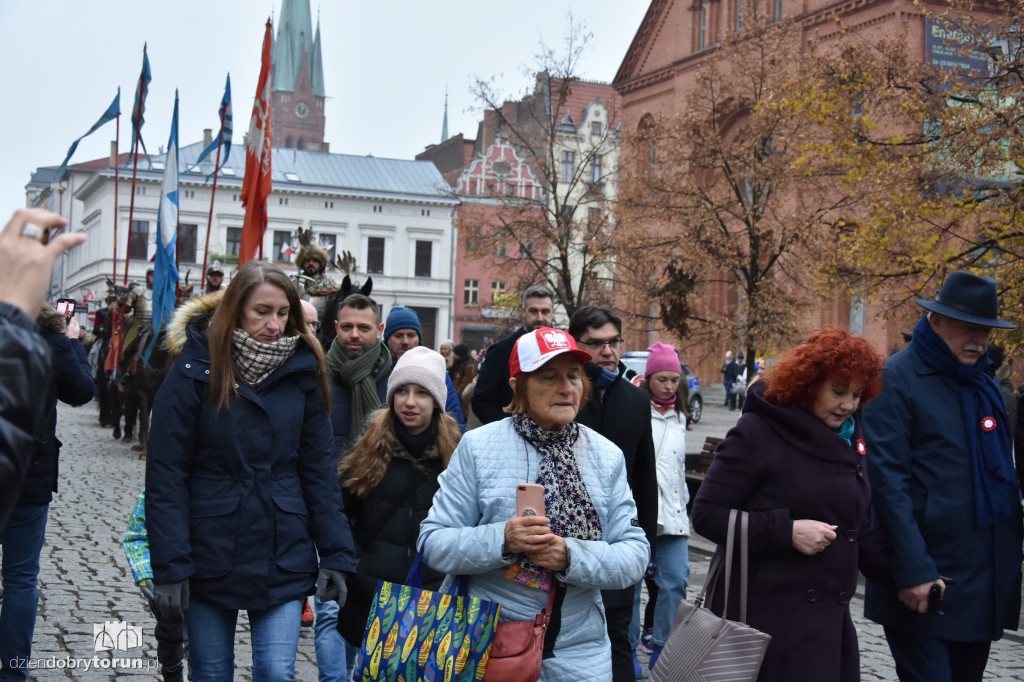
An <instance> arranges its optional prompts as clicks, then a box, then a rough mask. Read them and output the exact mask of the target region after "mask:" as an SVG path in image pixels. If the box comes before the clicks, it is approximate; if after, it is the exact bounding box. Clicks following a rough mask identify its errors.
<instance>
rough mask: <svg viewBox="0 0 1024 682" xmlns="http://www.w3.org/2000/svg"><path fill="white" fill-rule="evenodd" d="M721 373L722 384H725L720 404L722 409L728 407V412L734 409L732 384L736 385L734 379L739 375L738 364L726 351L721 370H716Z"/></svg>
mask: <svg viewBox="0 0 1024 682" xmlns="http://www.w3.org/2000/svg"><path fill="white" fill-rule="evenodd" d="M718 371H719V372H721V373H722V383H723V384H725V402H724V403H722V407H728V408H729V409H730V410H735V409H736V393H735V392H734V391H733V390H732V388H733V384H735V383H736V377H738V376H739V375H740V371H741V370H740V363H738V362H736V360H735V359H734V358H733V357H732V351H731V350H730V351H726V353H725V362H723V363H722V369H720V370H718Z"/></svg>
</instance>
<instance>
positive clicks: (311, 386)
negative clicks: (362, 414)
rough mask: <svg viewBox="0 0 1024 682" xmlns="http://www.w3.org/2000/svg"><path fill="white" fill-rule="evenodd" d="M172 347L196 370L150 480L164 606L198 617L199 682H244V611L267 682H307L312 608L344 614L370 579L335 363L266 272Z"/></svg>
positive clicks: (257, 268)
mask: <svg viewBox="0 0 1024 682" xmlns="http://www.w3.org/2000/svg"><path fill="white" fill-rule="evenodd" d="M169 335H170V339H169V346H170V347H171V349H172V351H180V355H179V357H178V358H177V359H176V360H175V362H174V365H173V367H172V368H171V370H170V373H169V374H168V376H167V379H166V380H165V381H164V384H163V386H162V387H161V389H160V391H159V392H158V393H157V396H156V400H155V401H154V406H153V430H152V436H151V438H150V446H149V457H148V462H147V467H146V512H147V525H148V529H149V537H150V547H151V552H152V564H153V572H154V578H155V592H156V596H157V604H158V606H159V607H160V608H162V609H163V608H166V609H171V610H172V611H173V610H175V609H179V608H180V609H182V610H183V611H184V614H185V623H186V627H187V629H188V632H189V641H190V654H189V658H190V660H189V665H190V669H191V671H192V678H193V679H196V680H222V679H223V680H230V679H232V675H233V672H234V659H233V656H234V640H235V620H236V618H237V614H238V610H239V609H246V610H248V612H249V621H250V623H251V625H252V640H253V641H252V651H253V675H254V678H255V679H274V680H283V679H293V677H294V670H295V654H296V649H297V646H298V639H299V619H300V614H301V611H302V602H303V600H304V599H305V597H306V596H307V595H309V594H311V593H312V592H313V591H314V586H316V587H317V593H318V594H320V596H321V598H322V599H336V600H338V601H339V602H340V603H344V601H345V596H346V587H345V579H346V574H348V573H351V572H352V571H353V570H354V568H355V553H354V549H353V545H352V537H351V533H350V531H349V527H348V523H347V521H346V520H345V516H344V514H343V513H342V501H341V489H340V487H339V485H338V478H337V475H336V474H335V473H334V461H335V452H334V437H333V433H332V430H331V423H330V420H329V418H328V416H327V406H328V405H329V395H328V384H327V374H326V368H325V363H324V357H323V352H322V350H321V349H320V345H319V343H318V342H317V341H316V339H315V338H314V337H313V336H312V335H311V334H310V333H309V331H308V328H307V327H306V324H305V322H304V321H303V318H302V310H301V308H300V305H299V299H298V295H297V292H296V290H295V287H294V286H293V285H292V283H291V281H290V280H289V279H288V278H287V276H286V275H285V274H284V272H282V271H281V270H280V269H279V268H277V267H275V266H273V265H270V264H268V263H263V262H257V261H250V262H249V263H247V264H246V265H245V266H243V267H242V268H241V269H240V270H239V271H238V273H237V274H236V275H235V277H234V279H232V281H231V284H230V285H229V286H228V288H227V289H226V290H225V291H224V293H223V294H222V295H221V294H220V293H217V294H213V295H211V296H207V297H203V298H199V299H195V300H194V301H192V302H190V303H189V304H188V305H186V306H185V307H184V308H182V309H181V310H179V311H178V313H177V314H176V315H175V318H174V322H173V323H172V325H171V329H170V332H169ZM318 551H319V554H320V561H319V564H318V562H317V552H318ZM318 574H319V577H318Z"/></svg>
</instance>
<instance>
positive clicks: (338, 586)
mask: <svg viewBox="0 0 1024 682" xmlns="http://www.w3.org/2000/svg"><path fill="white" fill-rule="evenodd" d="M345 579H346V578H345V572H344V571H337V570H335V569H333V568H321V569H320V575H319V576H318V577H317V579H316V596H318V597H320V601H336V602H338V606H339V607H341V606H344V605H345V600H346V599H347V598H348V586H347V585H345Z"/></svg>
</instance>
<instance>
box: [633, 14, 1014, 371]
mask: <svg viewBox="0 0 1024 682" xmlns="http://www.w3.org/2000/svg"><path fill="white" fill-rule="evenodd" d="M755 1H756V2H757V3H758V4H757V8H758V10H759V11H760V12H762V13H767V14H764V15H763V16H766V17H768V18H770V19H772V20H776V21H777V20H779V19H780V18H782V17H787V18H790V17H791V18H793V19H794V20H795V21H796V23H797V25H798V27H799V32H800V36H801V38H800V39H801V40H802V42H803V43H804V44H806V43H807V41H808V40H809V39H810V38H812V37H816V38H817V39H818V40H819V41H821V43H822V44H824V45H826V46H827V45H828V44H829V43H830V42H833V43H834V42H835V41H837V40H839V39H840V36H841V32H840V31H841V28H840V26H839V24H838V23H837V22H836V18H841V19H842V23H843V24H844V25H845V26H846V27H852V28H854V29H855V30H857V31H858V32H861V33H863V35H864V36H865V37H866V38H867V39H868V40H871V41H877V40H879V39H882V38H885V37H897V36H905V38H906V40H907V41H908V44H909V45H911V46H912V47H913V48H914V49H915V51H917V52H918V53H919V54H920V55H922V56H923V55H925V54H926V30H927V29H928V24H927V20H926V18H925V17H924V16H923V15H922V12H921V8H920V7H919V6H916V5H915V3H914V2H913V1H912V0H844V1H840V2H837V1H835V0H755ZM984 4H985V3H979V6H982V5H984ZM989 4H990V3H989ZM946 7H948V4H947V3H944V2H940V3H926V8H927V9H931V10H932V11H934V12H941V11H942V10H943V9H944V8H946ZM993 7H994V5H993ZM744 8H746V11H747V12H749V11H750V8H751V5H750V0H717V1H715V2H710V1H708V0H686V2H683V1H681V0H653V1H652V2H651V5H650V7H649V8H648V10H647V14H646V15H645V17H644V19H643V21H642V23H641V25H640V27H639V29H638V30H637V33H636V36H635V37H634V39H633V42H632V44H631V45H630V47H629V50H628V52H627V53H626V56H625V58H624V59H623V60H622V64H621V66H620V68H619V71H618V73H617V74H616V76H615V79H614V81H613V85H614V86H615V88H616V90H617V91H618V92H619V94H620V95H621V97H622V121H623V127H624V130H632V131H636V130H640V126H641V121H642V119H643V118H644V117H645V116H655V117H658V116H672V115H674V114H677V113H679V112H680V111H681V108H682V107H684V106H685V102H686V97H687V93H689V92H690V90H691V89H692V88H693V87H694V83H695V79H696V76H697V69H698V66H699V65H700V64H701V63H702V61H703V60H705V59H706V58H707V57H708V56H709V55H710V54H712V53H713V51H714V49H715V45H716V44H717V43H718V41H719V40H720V39H721V37H722V36H723V35H725V34H726V33H727V32H729V31H732V30H735V29H736V28H738V27H739V26H740V25H741V23H742V21H743V12H744ZM623 154H624V156H626V155H628V154H629V150H628V149H627V150H624V152H623ZM625 163H629V161H628V160H626V161H625ZM731 277H732V276H731V275H730V274H729V273H722V277H721V278H720V279H721V280H722V281H721V282H719V283H716V284H713V285H711V287H710V291H704V292H701V295H700V298H701V300H702V301H704V302H706V305H708V306H711V307H714V308H716V309H718V310H721V309H722V308H723V307H725V308H727V309H735V308H736V304H737V292H736V287H735V286H734V285H733V284H731V283H730V282H729V280H730V279H731ZM733 281H735V280H733ZM825 325H837V326H840V327H844V328H848V329H851V330H852V331H855V332H857V333H859V334H861V335H862V336H864V337H865V338H866V339H868V340H869V341H870V342H871V343H872V344H873V345H874V346H875V348H876V349H877V350H879V351H880V352H882V353H889V352H891V351H893V350H896V349H898V348H901V347H902V346H903V341H902V338H901V336H900V332H901V331H909V329H910V327H912V325H913V320H912V319H908V321H907V322H906V323H904V324H900V325H887V324H886V323H885V322H884V321H883V320H882V319H880V316H879V310H878V309H876V308H873V307H872V306H867V308H866V309H865V307H864V306H863V305H862V304H861V302H860V301H859V300H850V299H848V298H846V297H837V298H828V299H822V300H821V301H820V303H819V304H818V305H817V306H816V308H815V309H814V310H813V312H812V313H810V314H809V315H808V316H807V317H806V318H805V319H803V320H802V322H801V326H802V328H804V329H806V330H807V331H812V330H815V329H819V328H821V327H823V326H825ZM636 336H637V337H638V338H636V339H632V338H631V339H629V340H630V342H631V345H635V344H636V343H642V341H643V340H646V339H641V338H640V337H641V336H642V334H639V333H638V334H636ZM634 342H635V343H634ZM680 347H681V348H682V349H683V353H684V356H685V357H686V358H687V360H688V362H689V363H690V364H691V365H692V366H693V367H694V368H695V369H696V370H697V372H698V374H699V376H700V377H701V378H702V379H703V380H704V382H705V383H707V382H708V381H718V380H719V379H720V375H719V372H718V368H719V365H720V363H721V359H722V355H723V353H724V351H725V350H726V348H725V347H708V346H703V347H700V346H694V345H688V344H687V343H686V341H685V340H682V341H681V343H680Z"/></svg>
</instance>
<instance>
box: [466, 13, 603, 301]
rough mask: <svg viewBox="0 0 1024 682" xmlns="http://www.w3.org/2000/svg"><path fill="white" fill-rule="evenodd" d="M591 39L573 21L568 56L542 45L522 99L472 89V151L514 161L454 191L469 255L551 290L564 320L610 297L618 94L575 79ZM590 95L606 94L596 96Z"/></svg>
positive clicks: (488, 83) (489, 86)
mask: <svg viewBox="0 0 1024 682" xmlns="http://www.w3.org/2000/svg"><path fill="white" fill-rule="evenodd" d="M589 38H590V34H589V33H587V32H586V31H585V30H584V28H583V27H582V26H581V25H579V24H577V23H575V22H574V21H573V20H572V17H571V16H570V17H569V27H568V31H567V33H566V36H565V45H564V49H563V50H562V51H560V52H558V53H556V52H555V51H553V50H550V49H548V48H547V47H546V46H545V45H544V44H543V43H541V51H540V53H539V54H538V55H537V58H536V64H535V65H534V66H533V68H531V69H529V70H528V73H529V74H530V78H531V80H532V81H533V84H532V89H531V90H530V91H529V92H527V93H525V95H524V96H522V97H521V98H520V99H518V100H514V101H513V100H509V99H507V98H506V97H505V96H504V95H503V94H502V93H500V92H498V91H497V89H496V88H495V86H494V83H493V79H492V80H478V81H477V82H476V83H475V84H474V86H473V88H472V91H473V94H474V96H475V97H476V99H477V100H478V102H479V103H480V105H481V107H482V109H483V110H484V121H483V123H482V125H481V135H480V139H478V141H477V148H478V149H480V150H483V151H482V152H481V153H485V152H486V150H488V149H489V148H491V147H492V145H495V144H497V145H501V144H507V145H509V146H510V147H511V148H512V150H514V155H513V157H512V161H511V162H510V161H507V160H502V161H498V162H495V163H492V164H490V165H489V166H488V167H487V169H486V173H487V178H488V179H487V180H485V181H483V182H481V183H477V184H475V185H473V186H469V185H468V184H467V185H463V186H459V187H458V188H457V192H458V194H459V196H460V198H462V200H463V202H464V203H463V206H462V207H461V208H460V211H459V232H460V239H461V240H462V245H463V247H464V249H465V252H466V255H467V256H468V257H469V258H472V259H479V260H483V261H485V262H487V263H488V264H489V265H492V266H494V267H497V268H501V269H502V271H503V272H506V273H510V274H515V275H516V276H517V278H518V280H519V281H518V282H517V284H519V286H520V288H522V287H523V286H525V285H527V284H531V283H538V282H540V283H545V284H547V285H548V286H550V287H551V288H552V289H553V290H554V291H555V292H556V299H557V300H556V303H559V304H561V305H562V306H563V307H564V309H565V312H566V314H567V315H572V313H573V312H575V311H576V309H577V308H579V307H580V306H582V305H586V304H589V303H594V302H597V301H605V300H608V299H609V298H610V282H611V279H612V272H613V267H612V266H613V261H614V254H613V253H612V251H611V250H610V249H609V248H607V247H608V244H609V237H610V235H611V233H612V231H613V229H614V226H615V220H614V217H613V213H612V201H613V200H614V197H615V193H616V169H617V167H618V153H619V147H620V136H619V131H618V129H617V127H616V122H617V111H616V107H615V104H614V101H613V100H614V99H616V98H617V96H616V95H615V93H614V90H612V88H611V87H610V86H603V89H602V87H601V86H600V84H594V83H588V82H586V81H581V80H580V78H579V77H578V73H579V64H580V59H581V57H582V55H583V52H584V49H585V47H586V44H587V41H588V39H589ZM595 91H600V92H604V93H606V94H605V96H604V97H600V96H598V98H594V99H592V98H591V94H593V92H595ZM574 105H576V106H574ZM517 164H521V166H517Z"/></svg>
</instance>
